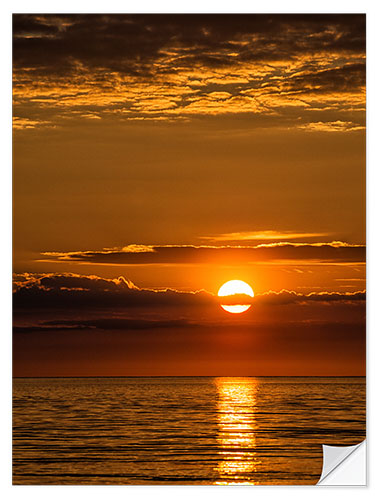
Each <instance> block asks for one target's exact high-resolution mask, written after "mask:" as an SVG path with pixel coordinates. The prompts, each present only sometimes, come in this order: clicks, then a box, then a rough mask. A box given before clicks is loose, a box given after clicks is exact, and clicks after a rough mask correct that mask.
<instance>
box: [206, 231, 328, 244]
mask: <svg viewBox="0 0 375 500" xmlns="http://www.w3.org/2000/svg"><path fill="white" fill-rule="evenodd" d="M329 235H330V233H306V232H297V231H273V230H264V231H241V232H237V233H223V234H217V235H212V236H201V237H200V239H202V240H209V241H214V242H216V241H227V242H233V241H261V240H273V241H275V240H288V241H290V240H297V239H308V238H321V237H325V236H329Z"/></svg>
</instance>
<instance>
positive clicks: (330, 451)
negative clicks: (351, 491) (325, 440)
mask: <svg viewBox="0 0 375 500" xmlns="http://www.w3.org/2000/svg"><path fill="white" fill-rule="evenodd" d="M317 485H318V486H366V440H364V441H362V442H361V443H359V444H357V445H354V446H327V445H325V444H323V470H322V474H321V476H320V479H319V481H318V483H317Z"/></svg>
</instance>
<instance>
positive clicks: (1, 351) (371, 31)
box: [0, 0, 375, 500]
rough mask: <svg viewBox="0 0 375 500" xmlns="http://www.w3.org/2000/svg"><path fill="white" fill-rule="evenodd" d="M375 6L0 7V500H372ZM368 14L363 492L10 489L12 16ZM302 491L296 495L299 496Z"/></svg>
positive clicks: (195, 2)
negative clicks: (368, 499)
mask: <svg viewBox="0 0 375 500" xmlns="http://www.w3.org/2000/svg"><path fill="white" fill-rule="evenodd" d="M374 6H375V2H374V1H372V0H368V1H360V0H356V1H353V0H352V1H345V0H336V1H335V0H331V1H330V0H314V1H313V2H312V1H310V2H307V1H304V2H302V1H301V0H299V1H288V0H283V1H282V0H275V1H271V0H262V1H261V2H254V1H249V0H248V1H240V0H227V1H220V0H212V1H211V0H206V1H205V0H190V1H186V0H178V1H175V2H171V1H166V0H157V1H142V0H137V1H136V2H134V1H133V2H129V1H115V0H105V1H102V2H100V1H96V0H91V1H86V2H85V1H79V0H64V1H60V0H53V1H51V0H49V1H41V0H39V1H35V0H34V1H33V0H28V1H21V0H18V1H17V0H14V1H12V2H11V1H9V0H8V1H7V0H5V1H3V2H2V3H1V6H0V37H1V46H0V51H1V52H0V54H1V66H0V68H1V69H0V75H1V78H0V85H1V93H0V96H1V112H0V119H1V135H0V144H1V150H0V151H1V153H2V154H1V158H2V162H1V167H0V176H1V177H0V204H1V212H0V213H1V232H0V235H1V236H0V237H1V244H0V250H1V261H0V262H1V265H0V271H1V279H0V285H1V287H0V292H1V302H0V304H1V315H0V317H1V324H2V328H1V332H0V339H1V340H0V342H1V344H0V370H1V371H2V373H1V378H0V387H1V396H0V403H1V406H0V418H1V422H0V436H1V437H0V460H1V462H0V490H1V492H0V494H1V496H2V498H5V499H13V498H15V499H18V498H25V497H27V498H28V499H30V500H33V499H44V498H46V499H47V498H48V499H50V498H51V496H52V497H53V499H54V500H55V499H56V500H58V499H65V498H66V497H67V496H69V498H71V499H75V498H80V497H86V496H90V497H91V498H92V499H96V498H98V499H99V498H100V499H102V498H103V497H104V498H109V499H111V498H124V497H126V498H127V499H130V500H132V499H142V498H150V496H151V497H153V498H156V499H159V498H160V499H162V498H163V499H164V498H165V499H171V500H172V499H173V500H174V499H175V498H178V499H179V500H180V499H181V500H185V499H189V500H190V499H191V497H192V496H193V497H194V498H198V499H199V498H205V499H206V498H217V499H220V500H221V499H225V500H227V498H228V497H231V498H235V499H237V498H238V499H242V498H249V497H252V498H256V499H263V498H267V497H268V496H277V498H278V499H281V500H283V499H294V498H295V499H300V497H301V495H303V497H304V500H305V499H306V500H308V499H309V498H312V497H314V496H315V495H318V496H319V497H320V498H325V497H327V498H328V497H331V496H332V495H335V496H336V495H338V496H339V498H342V499H349V498H350V499H351V498H353V496H355V497H356V498H358V497H362V496H366V497H367V496H369V495H370V494H371V491H373V493H372V495H373V494H374V491H375V486H374V484H371V483H373V479H374V474H372V475H371V473H370V469H371V468H372V469H373V470H375V467H374V463H373V450H374V439H373V432H372V427H371V423H370V421H371V417H373V415H374V400H373V398H371V390H370V389H372V390H373V388H374V369H373V368H372V367H371V361H374V342H373V341H372V340H371V334H372V333H373V328H374V314H375V313H374V309H375V307H374V306H375V303H374V292H373V289H374V277H375V271H374V264H373V258H374V248H375V246H374V242H375V232H374V230H372V229H371V228H370V225H372V224H371V223H372V222H373V220H374V212H375V199H374V198H371V195H370V194H372V193H374V192H375V189H374V188H375V186H374V178H375V175H374V173H373V171H372V170H373V165H372V163H373V162H372V160H373V157H374V146H373V144H371V142H373V141H371V138H373V135H374V134H373V129H374V126H373V123H374V119H375V118H374V100H375V97H374V76H373V75H375V68H374V60H373V56H374V50H375V22H374V21H375V8H374ZM86 12H87V13H100V12H104V13H140V12H149V13H158V12H167V13H168V12H179V13H188V12H190V13H199V12H202V13H206V12H207V13H208V12H222V13H334V12H338V13H345V12H346V13H366V14H367V61H368V66H367V96H368V97H367V110H368V115H367V127H368V128H367V147H368V149H367V248H368V250H367V251H368V266H367V279H368V282H367V292H368V295H367V300H368V302H367V311H368V313H367V398H368V408H367V421H368V427H367V432H368V435H367V437H368V446H367V449H368V464H367V470H368V475H367V484H368V485H369V486H367V487H350V486H345V487H334V486H327V487H323V486H320V487H319V488H317V487H315V486H256V487H254V486H253V487H251V486H143V487H142V486H12V485H11V481H12V479H11V463H12V462H11V451H12V449H11V442H12V440H11V359H12V342H11V273H12V260H11V259H12V248H11V244H12V218H11V217H12V136H11V115H12V109H11V91H12V88H11V78H12V53H11V47H12V44H11V39H12V13H44V14H46V13H86ZM301 488H302V490H301Z"/></svg>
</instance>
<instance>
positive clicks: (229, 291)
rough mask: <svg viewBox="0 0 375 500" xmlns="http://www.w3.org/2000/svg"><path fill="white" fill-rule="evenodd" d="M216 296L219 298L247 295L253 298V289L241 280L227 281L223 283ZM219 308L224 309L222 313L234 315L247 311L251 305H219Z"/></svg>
mask: <svg viewBox="0 0 375 500" xmlns="http://www.w3.org/2000/svg"><path fill="white" fill-rule="evenodd" d="M217 294H218V296H219V297H227V296H228V295H236V294H243V295H249V296H250V297H254V292H253V289H252V288H251V286H250V285H248V284H247V283H245V282H244V281H241V280H231V281H227V282H226V283H224V285H223V286H221V287H220V290H219V291H218V293H217ZM221 307H222V308H223V309H224V311H227V312H230V313H234V314H239V313H243V312H245V311H247V310H248V309H249V308H250V307H251V305H250V304H235V305H223V304H221Z"/></svg>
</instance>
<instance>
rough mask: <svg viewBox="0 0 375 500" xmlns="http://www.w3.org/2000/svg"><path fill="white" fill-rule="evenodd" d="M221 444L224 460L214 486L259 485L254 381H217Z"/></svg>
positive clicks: (237, 379) (218, 469)
mask: <svg viewBox="0 0 375 500" xmlns="http://www.w3.org/2000/svg"><path fill="white" fill-rule="evenodd" d="M215 383H216V387H217V390H218V393H219V399H218V409H217V415H218V426H219V435H218V441H219V446H220V449H221V451H219V453H220V455H221V457H222V460H221V461H220V463H219V465H218V467H217V473H218V480H217V481H215V484H222V485H223V484H224V485H225V484H256V483H255V482H254V472H256V470H257V464H258V463H259V461H258V460H257V458H256V451H255V432H256V418H255V404H256V391H257V385H258V383H257V381H256V379H252V378H230V379H228V378H217V379H216V380H215Z"/></svg>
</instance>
